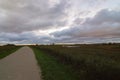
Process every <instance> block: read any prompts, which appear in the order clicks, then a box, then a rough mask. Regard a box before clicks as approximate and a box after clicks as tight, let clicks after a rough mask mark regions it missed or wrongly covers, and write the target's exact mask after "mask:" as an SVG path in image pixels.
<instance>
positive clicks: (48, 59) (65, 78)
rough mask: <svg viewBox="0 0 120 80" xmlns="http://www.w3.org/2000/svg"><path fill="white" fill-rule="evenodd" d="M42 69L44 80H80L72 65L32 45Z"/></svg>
mask: <svg viewBox="0 0 120 80" xmlns="http://www.w3.org/2000/svg"><path fill="white" fill-rule="evenodd" d="M32 49H33V50H34V52H35V56H36V59H37V61H38V64H39V65H40V68H41V70H42V76H43V80H78V77H77V75H76V74H74V73H73V71H72V70H71V68H70V67H68V66H66V65H63V64H61V63H59V62H57V60H56V58H54V57H53V56H50V55H48V54H45V52H44V51H41V50H40V49H39V48H37V47H32Z"/></svg>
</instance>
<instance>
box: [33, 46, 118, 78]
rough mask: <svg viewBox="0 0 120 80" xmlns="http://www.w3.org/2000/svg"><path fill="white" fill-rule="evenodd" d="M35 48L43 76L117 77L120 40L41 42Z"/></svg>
mask: <svg viewBox="0 0 120 80" xmlns="http://www.w3.org/2000/svg"><path fill="white" fill-rule="evenodd" d="M34 51H35V53H36V58H37V60H38V63H39V64H40V65H41V68H42V70H43V77H44V80H120V76H119V75H120V44H92V45H74V46H73V45H72V46H70V45H69V46H68V45H47V46H44V45H43V46H42V45H41V46H36V50H34ZM41 51H42V52H41ZM39 61H40V62H39ZM51 65H55V66H51ZM56 67H60V68H56ZM66 70H67V71H66ZM64 71H65V72H64ZM67 72H68V73H67ZM71 72H72V73H71ZM60 74H62V75H60ZM62 76H63V77H66V78H64V79H62ZM59 78H60V79H59Z"/></svg>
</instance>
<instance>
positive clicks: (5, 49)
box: [0, 46, 20, 59]
mask: <svg viewBox="0 0 120 80" xmlns="http://www.w3.org/2000/svg"><path fill="white" fill-rule="evenodd" d="M19 48H20V47H18V46H0V59H3V58H4V57H6V56H8V55H10V54H11V53H13V52H15V51H16V50H18V49H19Z"/></svg>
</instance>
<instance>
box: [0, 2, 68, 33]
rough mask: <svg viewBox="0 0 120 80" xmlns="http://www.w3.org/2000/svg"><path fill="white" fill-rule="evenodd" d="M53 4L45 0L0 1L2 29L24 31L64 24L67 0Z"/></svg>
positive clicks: (5, 30) (0, 26)
mask: <svg viewBox="0 0 120 80" xmlns="http://www.w3.org/2000/svg"><path fill="white" fill-rule="evenodd" d="M13 3H14V4H13ZM51 6H52V3H50V1H45V0H37V1H34V0H11V1H10V0H4V1H0V12H1V13H0V16H1V21H0V31H2V32H23V31H32V30H38V29H49V28H51V27H53V26H55V27H59V26H64V25H65V20H63V17H65V16H66V13H65V9H66V8H67V7H68V4H67V0H65V1H64V2H63V1H60V2H59V3H56V4H54V6H53V7H51ZM3 14H4V15H3Z"/></svg>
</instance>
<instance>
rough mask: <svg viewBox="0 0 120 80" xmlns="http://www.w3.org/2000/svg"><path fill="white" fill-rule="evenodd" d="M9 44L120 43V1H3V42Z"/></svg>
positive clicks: (0, 29)
mask: <svg viewBox="0 0 120 80" xmlns="http://www.w3.org/2000/svg"><path fill="white" fill-rule="evenodd" d="M9 43H10V44H20V45H22V44H51V43H64V44H68V43H69V44H96V43H97V44H100V43H120V0H47V1H46V0H36V1H35V0H0V45H1V44H9Z"/></svg>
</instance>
